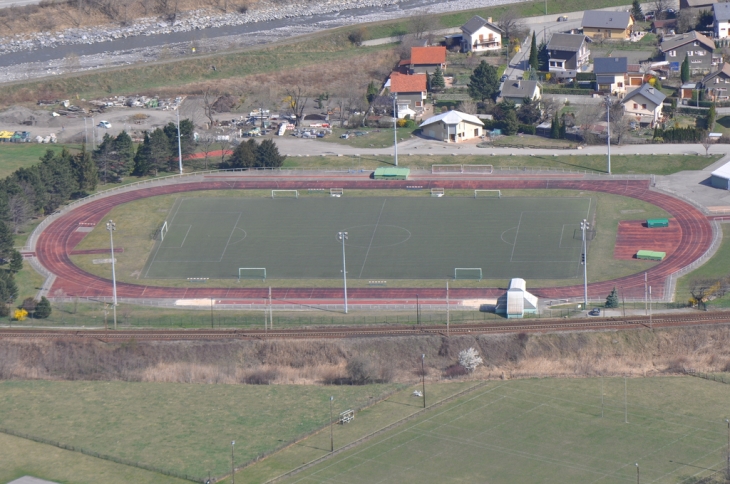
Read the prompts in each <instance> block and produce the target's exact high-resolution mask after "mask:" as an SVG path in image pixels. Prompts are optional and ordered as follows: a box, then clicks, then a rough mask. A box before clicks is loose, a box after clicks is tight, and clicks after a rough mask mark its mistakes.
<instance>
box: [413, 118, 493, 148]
mask: <svg viewBox="0 0 730 484" xmlns="http://www.w3.org/2000/svg"><path fill="white" fill-rule="evenodd" d="M420 128H421V132H422V133H423V135H424V136H426V137H427V138H432V139H436V140H439V141H446V142H447V143H458V142H460V141H466V140H469V139H474V138H479V137H480V136H482V134H484V123H482V122H481V121H480V120H479V118H477V117H476V116H473V115H471V114H466V113H462V112H459V111H446V112H445V113H441V114H438V115H436V116H431V117H430V118H428V119H427V120H426V121H424V122H423V123H421V125H420Z"/></svg>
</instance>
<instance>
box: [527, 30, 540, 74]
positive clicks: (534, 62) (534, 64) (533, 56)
mask: <svg viewBox="0 0 730 484" xmlns="http://www.w3.org/2000/svg"><path fill="white" fill-rule="evenodd" d="M528 64H529V65H530V69H532V70H533V71H537V69H538V67H539V65H538V64H539V62H538V58H537V38H536V37H535V31H534V30H533V31H532V43H530V61H529V62H528Z"/></svg>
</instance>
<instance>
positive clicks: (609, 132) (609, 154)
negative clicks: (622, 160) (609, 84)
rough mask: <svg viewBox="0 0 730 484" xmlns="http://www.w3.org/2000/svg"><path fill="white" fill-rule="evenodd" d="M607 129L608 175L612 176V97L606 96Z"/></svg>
mask: <svg viewBox="0 0 730 484" xmlns="http://www.w3.org/2000/svg"><path fill="white" fill-rule="evenodd" d="M606 129H607V130H608V138H607V143H608V174H609V175H610V174H611V95H610V94H608V95H607V96H606Z"/></svg>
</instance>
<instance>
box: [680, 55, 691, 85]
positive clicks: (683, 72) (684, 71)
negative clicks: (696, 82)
mask: <svg viewBox="0 0 730 484" xmlns="http://www.w3.org/2000/svg"><path fill="white" fill-rule="evenodd" d="M679 75H680V77H681V78H682V82H683V83H685V82H688V81H689V57H687V55H686V54H685V56H684V60H683V61H682V67H680V70H679Z"/></svg>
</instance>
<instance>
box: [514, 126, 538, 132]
mask: <svg viewBox="0 0 730 484" xmlns="http://www.w3.org/2000/svg"><path fill="white" fill-rule="evenodd" d="M517 132H519V133H525V134H535V133H536V132H537V128H536V127H535V126H533V125H531V124H521V125H519V126H518V128H517Z"/></svg>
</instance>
